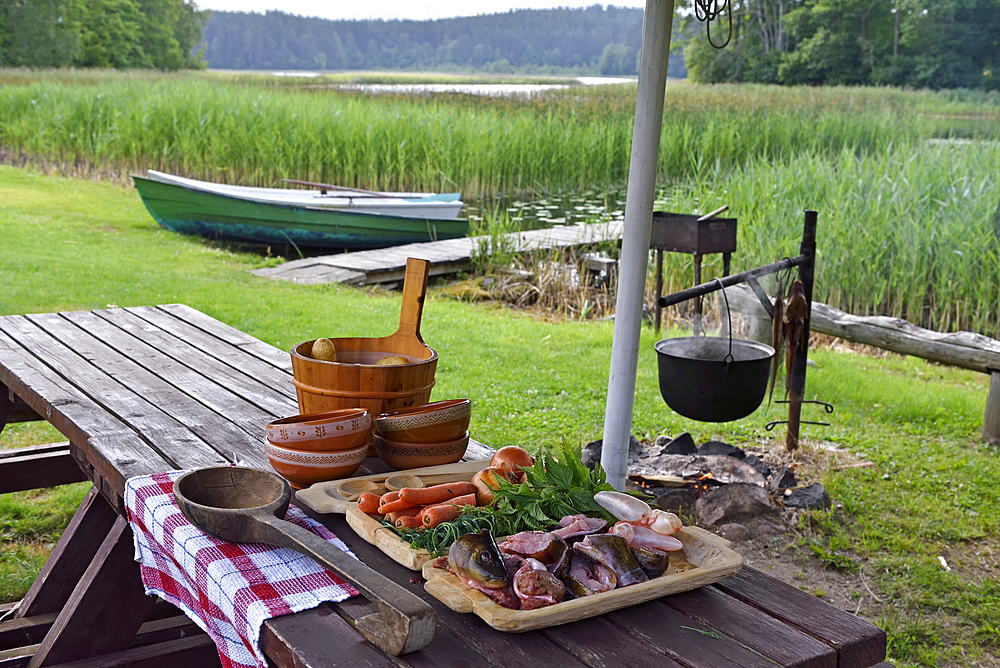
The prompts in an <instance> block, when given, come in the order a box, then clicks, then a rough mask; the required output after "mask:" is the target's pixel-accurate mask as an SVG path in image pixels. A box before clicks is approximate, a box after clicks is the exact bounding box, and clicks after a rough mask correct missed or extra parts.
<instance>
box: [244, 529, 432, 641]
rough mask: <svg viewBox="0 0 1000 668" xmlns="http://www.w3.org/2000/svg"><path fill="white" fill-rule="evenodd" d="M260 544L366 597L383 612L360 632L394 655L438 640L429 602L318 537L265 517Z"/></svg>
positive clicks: (361, 625) (367, 620) (371, 617)
mask: <svg viewBox="0 0 1000 668" xmlns="http://www.w3.org/2000/svg"><path fill="white" fill-rule="evenodd" d="M261 519H262V520H263V521H264V523H265V525H266V526H261V527H260V533H261V535H260V538H259V540H260V541H261V542H264V543H269V544H271V545H278V546H280V547H287V548H291V549H293V550H297V551H299V552H301V553H303V554H305V555H308V556H310V557H312V558H313V559H315V560H316V561H318V562H319V563H321V564H322V565H323V566H325V567H326V568H328V569H330V570H331V571H333V572H334V573H336V574H337V575H339V576H340V577H342V578H343V579H344V580H346V581H347V582H349V583H351V584H352V585H354V587H355V588H356V589H357V590H358V591H359V592H361V595H362V596H364V597H365V598H367V599H368V600H369V601H370V602H371V603H373V604H374V605H375V607H377V608H378V610H379V612H378V613H376V614H371V615H368V616H366V617H362V618H361V619H359V620H358V625H357V629H358V633H360V634H361V635H362V636H364V637H365V639H367V640H368V641H369V642H371V643H372V644H373V645H375V646H376V647H378V648H379V649H381V650H382V651H383V652H385V653H387V654H391V655H393V656H396V655H399V654H406V653H408V652H414V651H416V650H418V649H421V648H423V647H426V646H427V645H428V644H430V642H431V640H433V639H434V629H435V627H436V625H437V616H436V615H435V614H434V610H433V609H432V608H431V606H430V605H428V604H427V603H426V602H425V601H424V600H422V599H420V598H419V597H417V596H416V595H415V594H413V593H412V592H410V591H407V590H406V589H403V588H402V587H401V586H399V585H398V584H396V583H395V582H393V581H392V580H389V579H388V578H387V577H385V576H384V575H382V574H381V573H378V572H376V571H374V570H372V569H371V568H369V567H368V566H366V565H365V564H363V563H361V562H360V561H358V560H357V559H355V558H354V557H352V556H350V555H349V554H347V553H346V552H341V551H340V550H338V549H337V548H336V547H334V546H332V545H330V544H329V543H327V542H326V541H325V540H323V539H322V538H320V537H319V536H317V535H316V534H314V533H312V532H310V531H307V530H306V529H303V528H302V527H299V526H296V525H294V524H292V523H290V522H286V521H284V520H279V519H278V518H276V517H274V516H270V515H269V516H265V517H262V518H261Z"/></svg>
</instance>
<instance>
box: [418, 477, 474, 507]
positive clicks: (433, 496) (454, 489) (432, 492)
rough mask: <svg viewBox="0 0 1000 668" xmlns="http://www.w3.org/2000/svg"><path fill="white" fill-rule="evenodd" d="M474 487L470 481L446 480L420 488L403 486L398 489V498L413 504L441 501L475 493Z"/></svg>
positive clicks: (428, 503) (429, 503)
mask: <svg viewBox="0 0 1000 668" xmlns="http://www.w3.org/2000/svg"><path fill="white" fill-rule="evenodd" d="M475 492H476V487H475V485H473V484H472V483H471V482H446V483H444V484H441V485H433V486H431V487H424V488H422V489H411V488H409V487H404V488H403V489H401V490H399V498H400V499H402V500H403V501H406V502H407V503H412V504H413V505H432V504H436V503H442V502H443V501H447V500H448V499H452V498H454V497H456V496H459V495H461V494H475Z"/></svg>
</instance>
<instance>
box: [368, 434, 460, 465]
mask: <svg viewBox="0 0 1000 668" xmlns="http://www.w3.org/2000/svg"><path fill="white" fill-rule="evenodd" d="M468 447H469V432H465V433H464V434H462V436H461V437H460V438H456V439H453V440H451V441H442V442H440V443H407V442H400V441H389V440H386V439H385V438H383V437H382V436H380V435H379V434H378V433H376V434H375V451H376V452H378V456H379V457H381V458H382V461H384V462H385V463H386V464H388V465H389V466H391V467H392V468H394V469H396V470H397V471H402V470H404V469H418V468H423V467H425V466H440V465H442V464H454V463H455V462H457V461H459V460H461V459H462V457H463V456H464V455H465V450H466V448H468Z"/></svg>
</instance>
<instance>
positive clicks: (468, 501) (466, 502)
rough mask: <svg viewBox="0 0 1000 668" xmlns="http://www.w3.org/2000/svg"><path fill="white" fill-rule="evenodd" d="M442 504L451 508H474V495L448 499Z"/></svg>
mask: <svg viewBox="0 0 1000 668" xmlns="http://www.w3.org/2000/svg"><path fill="white" fill-rule="evenodd" d="M443 503H447V504H450V505H452V506H474V505H476V495H475V494H462V495H461V496H456V497H454V498H452V499H448V500H447V501H444V502H443Z"/></svg>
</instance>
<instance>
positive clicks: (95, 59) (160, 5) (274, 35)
mask: <svg viewBox="0 0 1000 668" xmlns="http://www.w3.org/2000/svg"><path fill="white" fill-rule="evenodd" d="M729 4H730V8H731V13H729V14H724V15H722V16H721V17H719V18H718V19H717V20H715V21H714V22H713V23H712V24H711V35H712V41H713V42H715V43H716V44H719V43H722V42H728V44H727V45H726V47H725V48H723V49H716V48H713V46H712V44H710V43H709V40H708V39H706V30H705V26H704V24H702V23H699V22H698V21H697V20H696V19H695V17H694V16H693V15H692V12H691V4H690V2H685V1H684V0H678V3H677V6H678V8H680V13H679V14H678V18H677V20H676V21H675V27H674V33H673V39H672V48H673V51H674V54H673V55H672V57H671V71H670V76H674V77H683V76H685V75H687V76H689V78H691V79H692V80H694V81H697V82H703V83H720V82H757V83H778V84H785V85H891V86H910V87H914V88H935V89H937V88H979V89H987V90H996V89H998V88H1000V72H998V68H1000V0H731V2H730V3H729ZM642 17H643V11H642V10H641V9H633V8H624V7H616V6H613V5H609V6H606V7H605V6H602V5H597V4H595V5H592V6H590V7H586V8H578V9H573V8H566V7H560V8H556V9H544V10H511V11H509V12H506V13H500V14H489V15H479V16H469V17H458V18H450V19H437V20H430V21H411V20H389V21H383V20H350V21H347V20H340V21H334V20H328V19H320V18H306V17H301V16H295V15H292V14H286V13H284V12H278V11H269V12H267V13H265V14H256V13H249V12H211V13H210V12H207V11H199V10H198V8H197V6H196V5H195V3H194V0H0V66H15V67H16V66H22V67H61V66H75V67H116V68H122V69H124V68H136V67H138V68H142V67H147V68H159V69H163V70H176V69H183V68H195V67H204V66H206V65H207V66H208V67H212V68H218V69H283V70H303V69H304V70H353V69H357V70H378V69H393V70H431V69H441V70H462V71H468V70H477V71H482V72H521V73H528V74H532V73H553V74H556V73H569V74H578V75H584V74H603V75H634V74H635V73H636V72H637V69H638V58H639V52H640V48H641V44H640V42H641V38H642ZM730 22H731V26H732V27H731V29H730ZM681 49H683V53H682V52H681Z"/></svg>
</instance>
